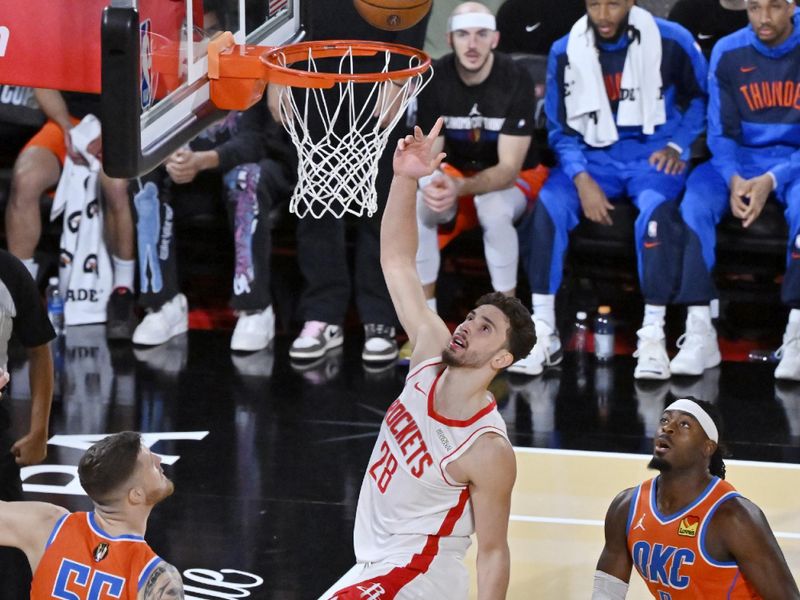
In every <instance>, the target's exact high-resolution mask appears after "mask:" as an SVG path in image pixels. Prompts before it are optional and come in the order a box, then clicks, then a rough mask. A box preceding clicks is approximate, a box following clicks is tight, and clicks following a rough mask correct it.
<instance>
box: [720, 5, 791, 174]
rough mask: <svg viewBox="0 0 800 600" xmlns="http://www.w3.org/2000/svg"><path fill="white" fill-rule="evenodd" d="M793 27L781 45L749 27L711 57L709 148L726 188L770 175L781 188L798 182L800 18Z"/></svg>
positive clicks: (726, 39)
mask: <svg viewBox="0 0 800 600" xmlns="http://www.w3.org/2000/svg"><path fill="white" fill-rule="evenodd" d="M793 24H794V29H793V31H792V34H791V35H790V36H789V38H788V39H787V40H786V41H785V42H783V43H782V44H781V45H780V46H776V47H774V48H771V47H769V46H766V45H764V44H763V43H762V42H761V41H760V40H759V39H758V37H757V36H756V34H755V32H754V31H753V29H752V28H751V27H749V26H748V27H745V28H744V29H740V30H739V31H736V32H734V33H732V34H730V35H728V36H726V37H724V38H722V39H721V40H720V41H719V43H717V45H716V46H715V47H714V50H713V51H712V53H711V67H710V69H709V84H708V91H709V104H708V146H709V148H710V150H711V154H712V156H713V158H712V164H713V165H714V167H715V169H716V170H717V172H718V173H719V174H720V175H721V176H722V178H723V179H724V180H725V183H730V180H731V177H732V176H733V175H734V174H737V173H738V174H739V175H741V176H742V177H745V178H751V177H755V176H758V175H762V174H763V173H765V172H767V171H771V172H772V174H773V175H774V176H775V179H776V181H777V184H778V185H777V187H778V188H780V187H781V186H783V185H785V184H786V183H788V182H790V181H792V180H794V179H796V178H797V177H800V153H799V152H798V150H800V14H797V13H796V14H795V16H794V18H793Z"/></svg>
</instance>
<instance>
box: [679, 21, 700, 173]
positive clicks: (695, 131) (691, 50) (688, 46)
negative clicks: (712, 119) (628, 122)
mask: <svg viewBox="0 0 800 600" xmlns="http://www.w3.org/2000/svg"><path fill="white" fill-rule="evenodd" d="M676 29H679V30H678V31H677V35H676V37H677V40H676V41H677V43H678V46H679V48H680V49H679V50H678V52H677V54H678V56H680V57H681V59H680V60H681V67H680V70H679V72H678V73H679V74H678V80H677V81H676V85H677V86H678V98H679V99H680V100H681V101H682V103H683V104H684V105H685V106H686V109H685V110H684V111H683V116H682V117H681V122H680V124H679V126H678V128H677V129H676V131H675V135H673V136H672V142H674V143H675V144H677V145H678V146H680V147H681V148H682V149H683V152H684V154H685V155H686V158H688V156H689V148H690V147H691V145H692V143H694V141H695V140H696V139H697V136H699V135H700V134H701V133H702V132H703V130H704V129H705V128H706V102H707V99H708V96H707V94H706V92H707V79H708V65H707V64H706V59H705V57H704V56H703V53H702V52H701V51H700V48H699V47H698V46H697V44H696V43H695V41H694V39H693V38H692V35H691V34H690V33H689V32H688V31H686V30H685V29H683V28H676Z"/></svg>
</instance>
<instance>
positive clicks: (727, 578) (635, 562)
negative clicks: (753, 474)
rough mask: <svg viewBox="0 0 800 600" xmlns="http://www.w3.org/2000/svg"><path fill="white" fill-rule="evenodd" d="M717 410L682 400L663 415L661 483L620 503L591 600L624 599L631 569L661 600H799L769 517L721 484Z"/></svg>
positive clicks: (654, 462)
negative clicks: (759, 599) (634, 568)
mask: <svg viewBox="0 0 800 600" xmlns="http://www.w3.org/2000/svg"><path fill="white" fill-rule="evenodd" d="M721 429H722V427H721V419H720V416H719V412H718V411H717V409H716V407H714V405H712V404H711V403H709V402H704V401H702V400H697V399H695V398H691V397H688V398H681V399H678V400H676V401H675V402H673V403H672V404H670V405H669V406H668V407H667V408H666V409H665V410H664V412H663V414H662V415H661V421H660V424H659V427H658V430H657V432H656V437H655V440H654V449H653V458H652V459H651V461H650V464H649V465H648V468H651V469H656V470H658V471H659V472H660V474H659V475H658V476H657V477H655V478H653V479H650V480H649V481H646V482H644V483H642V484H641V485H639V486H638V487H635V488H630V489H627V490H625V491H623V492H621V493H620V494H618V495H617V497H616V498H614V501H613V502H612V503H611V506H610V507H609V509H608V513H607V514H606V522H605V536H606V543H605V547H604V548H603V552H602V554H601V555H600V560H599V561H598V563H597V571H596V572H595V580H594V593H593V595H592V600H620V599H622V598H625V595H626V594H627V591H628V581H629V580H630V575H631V567H632V566H636V570H637V571H638V572H639V574H640V575H641V576H642V578H643V579H644V581H645V583H646V584H647V587H648V588H649V589H650V592H651V593H652V594H653V597H655V598H658V599H659V600H679V599H684V598H687V599H688V598H732V599H744V598H753V599H755V598H764V599H769V600H773V599H775V600H784V599H786V600H798V599H800V592H798V589H797V585H796V584H795V582H794V579H793V578H792V575H791V573H790V572H789V567H788V566H787V564H786V559H785V558H784V556H783V553H782V552H781V549H780V548H779V547H778V543H777V541H776V540H775V536H774V535H773V533H772V530H771V529H770V526H769V523H767V519H766V517H765V516H764V513H762V512H761V510H760V509H759V508H758V507H757V506H756V505H755V504H753V503H752V502H751V501H749V500H747V499H746V498H743V497H742V496H741V495H739V493H738V492H737V491H736V490H735V489H734V487H733V486H732V485H731V484H730V483H728V482H727V481H725V463H724V462H723V460H722V455H723V452H724V449H723V447H722V446H721V445H720V434H721Z"/></svg>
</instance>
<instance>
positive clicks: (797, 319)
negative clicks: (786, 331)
mask: <svg viewBox="0 0 800 600" xmlns="http://www.w3.org/2000/svg"><path fill="white" fill-rule="evenodd" d="M789 323H800V309H798V308H793V309H792V310H790V311H789Z"/></svg>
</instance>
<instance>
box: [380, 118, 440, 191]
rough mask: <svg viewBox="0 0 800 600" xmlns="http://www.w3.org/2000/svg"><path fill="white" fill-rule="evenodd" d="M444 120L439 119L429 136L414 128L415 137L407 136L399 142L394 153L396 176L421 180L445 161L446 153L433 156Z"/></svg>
mask: <svg viewBox="0 0 800 600" xmlns="http://www.w3.org/2000/svg"><path fill="white" fill-rule="evenodd" d="M443 124H444V119H442V118H441V117H439V118H438V119H437V120H436V123H435V124H434V126H433V128H432V129H431V130H430V133H428V135H425V134H424V133H422V129H420V128H419V127H414V135H407V136H406V137H404V138H401V139H400V140H398V142H397V149H396V150H395V151H394V160H393V162H392V166H393V167H394V174H395V175H397V176H399V177H409V178H411V179H419V178H420V177H425V176H427V175H430V174H431V173H433V172H434V171H435V170H436V169H437V168H438V167H439V165H440V164H441V163H442V161H443V160H444V157H445V156H446V155H445V153H444V152H440V153H439V154H438V155H437V156H431V151H432V149H433V143H434V142H435V141H436V138H438V137H439V132H440V131H441V129H442V125H443Z"/></svg>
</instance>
